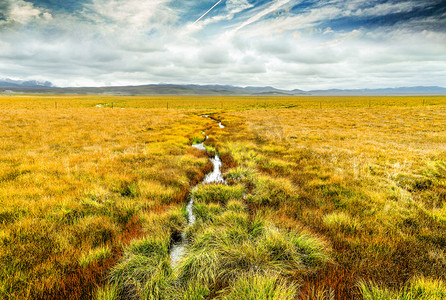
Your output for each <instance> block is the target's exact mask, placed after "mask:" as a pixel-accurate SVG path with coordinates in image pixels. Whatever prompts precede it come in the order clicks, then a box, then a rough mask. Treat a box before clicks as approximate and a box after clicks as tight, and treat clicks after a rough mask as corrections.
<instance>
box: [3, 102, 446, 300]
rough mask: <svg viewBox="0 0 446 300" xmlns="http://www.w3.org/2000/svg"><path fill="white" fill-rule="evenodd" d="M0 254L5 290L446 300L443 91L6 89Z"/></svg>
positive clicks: (39, 295)
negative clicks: (209, 93) (218, 170)
mask: <svg viewBox="0 0 446 300" xmlns="http://www.w3.org/2000/svg"><path fill="white" fill-rule="evenodd" d="M204 114H206V115H210V116H211V117H212V118H213V119H210V118H204V117H200V116H201V115H204ZM215 120H217V122H215ZM219 121H221V123H222V124H223V125H224V126H225V127H224V128H220V127H219V126H218V122H219ZM205 136H208V137H209V138H208V139H206V140H205ZM204 140H205V142H204V146H205V147H206V149H207V151H204V150H200V149H196V148H194V147H191V145H192V144H196V143H201V142H203V141H204ZM214 153H218V155H219V157H220V158H221V160H222V163H223V166H222V172H223V177H224V178H225V180H226V183H212V184H199V185H197V184H198V183H199V182H200V181H201V180H202V179H203V178H204V177H205V174H207V173H209V172H210V171H211V170H212V163H211V162H210V160H209V158H210V157H213V155H214ZM191 197H192V198H193V199H194V201H193V206H192V210H193V212H194V215H195V217H196V222H195V223H193V224H188V212H187V209H186V204H187V203H188V199H190V198H191ZM179 236H183V237H184V239H185V241H187V246H186V248H185V250H184V253H183V254H182V256H181V257H180V259H179V261H178V263H175V264H172V261H171V257H170V254H171V249H172V245H173V244H174V242H175V241H177V240H178V239H179ZM0 249H1V251H0V298H2V299H3V298H4V299H67V298H68V299H92V298H95V299H131V298H135V299H446V272H445V270H446V97H445V96H419V97H418V96H417V97H308V96H305V97H232V96H228V97H205V96H201V97H195V96H185V97H182V96H162V97H161V96H135V97H132V96H108V95H104V96H57V95H37V96H36V95H14V96H11V95H4V96H2V95H0Z"/></svg>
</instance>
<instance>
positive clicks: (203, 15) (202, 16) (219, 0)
mask: <svg viewBox="0 0 446 300" xmlns="http://www.w3.org/2000/svg"><path fill="white" fill-rule="evenodd" d="M221 1H223V0H218V2H217V3H215V4H214V6H212V7H211V8H209V10H208V11H207V12H205V13H204V14H202V15H201V17H199V18H198V19H197V20H195V22H194V24H195V23H197V22H198V21H200V20H201V19H203V18H204V17H205V16H206V15H207V14H208V13H209V12H210V11H211V10H213V9H214V8H215V7H216V6H217V5H219V4H220V2H221Z"/></svg>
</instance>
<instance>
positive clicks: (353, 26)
mask: <svg viewBox="0 0 446 300" xmlns="http://www.w3.org/2000/svg"><path fill="white" fill-rule="evenodd" d="M2 78H10V79H14V80H40V81H51V82H52V83H53V84H54V85H56V86H106V85H107V86H108V85H139V84H157V83H174V84H224V85H237V86H274V87H276V88H282V89H303V90H315V89H329V88H340V89H345V88H386V87H400V86H433V85H438V86H443V87H446V1H444V0H376V1H373V0H346V1H343V0H270V1H267V0H213V1H208V0H186V1H182V0H26V1H25V0H0V79H2Z"/></svg>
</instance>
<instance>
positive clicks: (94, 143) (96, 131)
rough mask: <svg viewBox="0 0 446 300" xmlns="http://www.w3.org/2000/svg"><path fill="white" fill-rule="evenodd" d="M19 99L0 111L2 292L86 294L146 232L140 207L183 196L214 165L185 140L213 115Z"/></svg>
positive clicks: (164, 203) (149, 207)
mask: <svg viewBox="0 0 446 300" xmlns="http://www.w3.org/2000/svg"><path fill="white" fill-rule="evenodd" d="M69 98H70V97H68V99H69ZM14 99H15V98H13V99H9V102H10V103H11V107H8V108H6V109H5V108H3V109H2V111H1V113H0V136H1V137H0V141H1V142H0V182H1V185H0V232H1V234H0V239H1V240H0V243H1V248H2V251H0V298H35V299H37V298H46V297H52V298H57V297H63V296H64V295H65V296H67V295H70V296H71V297H74V298H76V297H86V298H88V297H89V296H91V293H92V291H93V290H92V287H94V285H95V284H96V283H100V282H101V280H103V274H102V272H103V270H104V268H108V267H107V266H109V265H110V264H111V263H112V262H113V261H115V260H116V258H117V255H118V254H119V253H120V252H121V249H122V246H121V245H122V244H123V243H124V244H125V243H126V242H127V241H128V240H129V239H130V238H131V237H132V236H135V235H140V233H141V225H142V224H141V222H140V221H138V218H136V219H135V217H136V216H137V214H138V213H139V212H141V211H158V210H160V209H162V207H163V206H169V205H178V204H177V203H181V202H182V201H183V199H184V197H185V195H186V193H187V191H188V189H189V186H190V185H191V184H193V183H194V182H197V181H198V180H199V179H200V178H202V177H203V174H204V172H205V171H206V169H209V168H210V166H209V162H208V161H207V158H206V156H204V155H203V154H202V153H200V151H198V150H195V149H193V148H191V147H189V143H190V142H189V139H190V138H191V137H193V136H195V135H198V134H200V132H201V130H202V129H203V128H205V127H206V126H207V124H208V123H209V121H208V120H205V119H203V118H199V117H198V116H196V115H195V114H194V113H189V112H183V111H179V110H177V111H175V112H174V111H172V112H171V113H168V114H166V113H165V112H164V111H163V112H161V111H160V110H146V109H139V110H136V109H126V110H111V109H108V110H105V109H99V108H82V107H72V108H63V107H62V108H61V107H60V106H59V107H58V109H54V108H46V107H44V105H43V104H42V103H41V102H34V100H32V101H31V100H28V102H27V101H24V102H23V103H17V102H15V101H14ZM65 100H66V101H69V100H67V99H65ZM2 101H4V100H2ZM28 105H29V107H27V106H28ZM42 105H43V106H42ZM36 106H37V107H36ZM31 108H32V109H31ZM138 228H139V229H138ZM98 249H99V250H98ZM100 249H108V250H107V251H106V253H102V252H104V251H102V250H100ZM108 252H110V254H109V253H108ZM83 281H84V282H83Z"/></svg>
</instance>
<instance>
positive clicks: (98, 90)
mask: <svg viewBox="0 0 446 300" xmlns="http://www.w3.org/2000/svg"><path fill="white" fill-rule="evenodd" d="M0 93H39V94H93V95H100V94H106V95H250V96H298V95H314V96H369V95H374V96H384V95H388V96H391V95H446V88H443V87H439V86H416V87H399V88H385V89H347V90H341V89H330V90H313V91H303V90H298V89H295V90H281V89H276V88H273V87H270V86H266V87H251V86H248V87H238V86H230V85H194V84H188V85H181V84H149V85H138V86H107V87H66V88H58V87H55V86H53V85H52V83H51V82H48V81H46V82H39V81H35V80H31V81H18V80H11V79H4V80H0Z"/></svg>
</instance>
